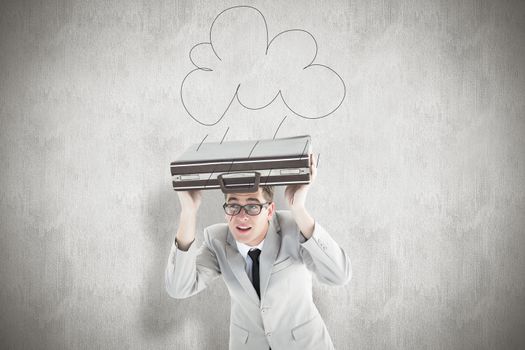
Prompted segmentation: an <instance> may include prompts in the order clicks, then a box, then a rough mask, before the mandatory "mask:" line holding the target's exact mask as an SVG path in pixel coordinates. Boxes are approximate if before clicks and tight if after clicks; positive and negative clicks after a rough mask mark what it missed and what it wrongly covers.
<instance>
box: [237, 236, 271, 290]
mask: <svg viewBox="0 0 525 350" xmlns="http://www.w3.org/2000/svg"><path fill="white" fill-rule="evenodd" d="M235 243H237V250H238V251H239V253H241V255H242V257H243V258H244V261H245V263H246V264H245V265H244V269H245V270H246V274H247V275H248V278H249V279H250V281H252V265H253V261H252V258H250V256H249V255H248V252H249V251H250V250H253V249H260V250H261V253H262V247H263V244H264V239H263V240H262V242H261V243H259V244H258V245H256V246H255V247H252V246H249V245H247V244H244V243H241V242H237V241H235ZM252 283H253V281H252Z"/></svg>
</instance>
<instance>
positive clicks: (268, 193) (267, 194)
mask: <svg viewBox="0 0 525 350" xmlns="http://www.w3.org/2000/svg"><path fill="white" fill-rule="evenodd" d="M259 188H262V195H263V197H264V199H266V201H267V202H273V194H274V192H275V190H274V186H270V185H266V186H259ZM227 196H228V195H227V194H226V193H225V194H224V199H226V197H227Z"/></svg>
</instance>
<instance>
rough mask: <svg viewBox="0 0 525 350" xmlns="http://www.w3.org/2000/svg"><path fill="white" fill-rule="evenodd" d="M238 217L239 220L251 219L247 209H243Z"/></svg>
mask: <svg viewBox="0 0 525 350" xmlns="http://www.w3.org/2000/svg"><path fill="white" fill-rule="evenodd" d="M237 216H238V217H239V219H243V220H244V219H247V218H248V217H249V215H248V213H247V212H246V209H244V208H241V211H240V212H239V214H237Z"/></svg>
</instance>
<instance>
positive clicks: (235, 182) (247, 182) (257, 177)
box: [217, 171, 261, 193]
mask: <svg viewBox="0 0 525 350" xmlns="http://www.w3.org/2000/svg"><path fill="white" fill-rule="evenodd" d="M225 180H230V182H231V183H230V184H227V183H225ZM217 181H218V182H219V185H220V186H221V190H222V192H223V193H251V192H257V190H258V189H259V182H260V181H261V174H260V173H259V172H257V171H253V172H238V173H226V174H220V175H218V176H217Z"/></svg>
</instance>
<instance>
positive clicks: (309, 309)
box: [165, 211, 351, 350]
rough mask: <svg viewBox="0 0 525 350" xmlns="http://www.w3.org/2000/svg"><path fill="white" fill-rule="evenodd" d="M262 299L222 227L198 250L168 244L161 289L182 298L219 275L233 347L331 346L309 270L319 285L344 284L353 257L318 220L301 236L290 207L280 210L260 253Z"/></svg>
mask: <svg viewBox="0 0 525 350" xmlns="http://www.w3.org/2000/svg"><path fill="white" fill-rule="evenodd" d="M259 269H260V273H259V275H260V292H261V299H260V300H259V297H258V296H257V293H256V291H255V289H254V287H253V285H252V283H251V282H250V279H249V278H248V275H247V274H246V271H245V260H244V259H243V257H242V256H241V254H240V253H239V251H238V250H237V246H236V244H235V240H234V238H233V236H232V234H231V232H230V231H229V229H228V225H227V224H225V223H224V224H216V225H212V226H209V227H207V228H206V229H205V231H204V243H203V245H202V246H201V247H200V248H199V249H198V250H197V249H196V248H194V247H193V245H192V246H191V247H190V249H189V250H188V251H186V252H185V251H181V250H179V249H178V248H177V247H176V245H175V244H173V246H172V248H171V252H170V255H169V259H168V264H167V267H166V272H165V282H166V290H167V292H168V294H169V295H170V296H172V297H173V298H187V297H189V296H192V295H194V294H196V293H198V292H200V291H201V290H203V289H204V288H206V287H207V286H208V285H209V283H210V282H211V281H212V280H213V279H215V278H216V277H218V276H219V275H221V274H222V277H223V279H224V281H225V283H226V286H227V287H228V291H229V293H230V297H231V317H230V349H231V350H237V349H239V350H240V349H250V350H259V349H260V350H263V349H264V350H268V348H269V347H271V348H272V350H280V349H282V350H294V349H298V350H299V349H300V350H307V349H315V350H321V349H323V350H324V349H334V346H333V344H332V340H331V339H330V335H329V334H328V331H327V329H326V326H325V324H324V321H323V320H322V318H321V316H320V314H319V311H318V310H317V308H316V306H315V304H314V303H313V300H312V273H313V274H315V275H316V276H317V278H318V279H319V280H321V281H322V282H325V283H328V284H332V285H343V284H346V283H347V282H348V281H349V280H350V278H351V264H350V259H349V258H348V256H347V255H346V253H345V252H344V251H343V250H342V249H341V247H339V245H338V244H337V243H336V242H335V241H334V240H333V239H332V237H330V235H329V234H328V232H326V231H325V230H324V229H323V228H322V227H321V226H320V225H319V224H318V223H317V222H316V223H315V229H314V233H313V235H312V237H311V238H310V239H308V240H305V238H304V237H303V235H302V234H301V232H300V231H299V228H298V226H297V225H296V223H295V221H294V219H293V217H292V216H291V213H290V212H289V211H277V212H276V214H275V215H274V217H273V219H272V221H271V222H270V226H269V229H268V233H267V235H266V238H265V241H264V246H263V249H262V253H261V255H260V257H259Z"/></svg>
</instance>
